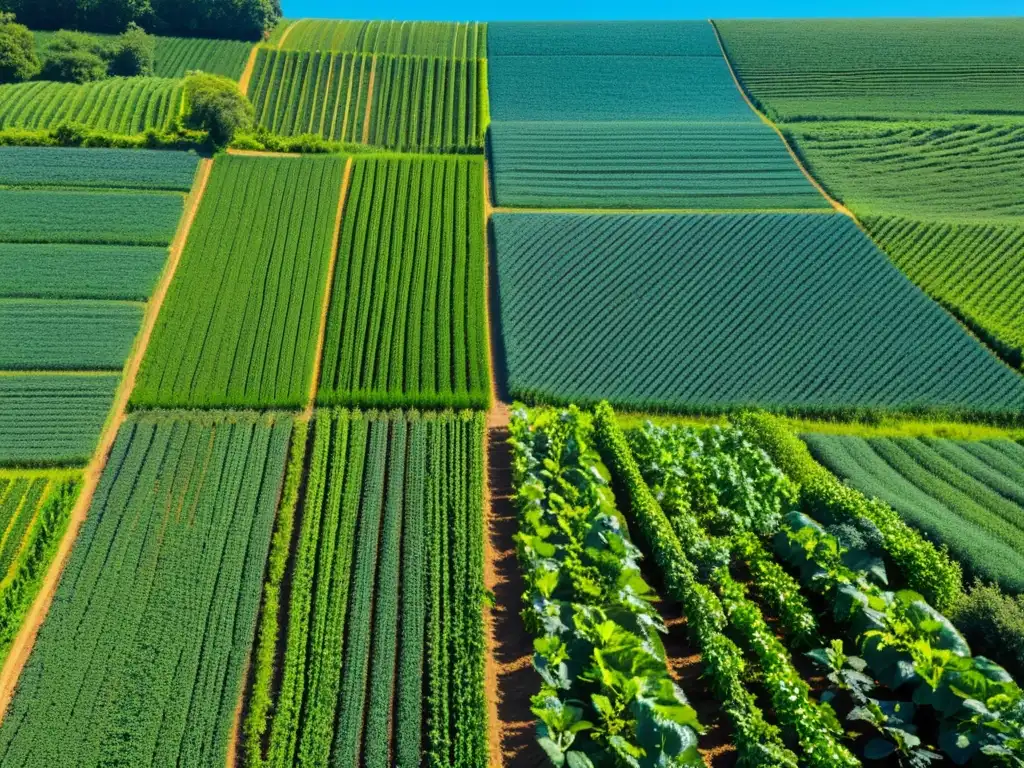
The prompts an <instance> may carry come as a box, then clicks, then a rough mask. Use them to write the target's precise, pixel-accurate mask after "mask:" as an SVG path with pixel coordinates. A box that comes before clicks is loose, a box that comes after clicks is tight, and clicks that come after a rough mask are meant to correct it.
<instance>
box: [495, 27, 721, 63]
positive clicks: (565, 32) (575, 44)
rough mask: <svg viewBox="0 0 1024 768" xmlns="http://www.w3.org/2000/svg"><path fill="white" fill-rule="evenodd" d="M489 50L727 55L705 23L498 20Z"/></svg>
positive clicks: (518, 53) (557, 53)
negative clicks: (723, 53) (723, 52)
mask: <svg viewBox="0 0 1024 768" xmlns="http://www.w3.org/2000/svg"><path fill="white" fill-rule="evenodd" d="M487 48H488V56H489V57H490V58H497V57H499V56H554V57H560V56H710V57H716V56H717V57H719V58H721V55H722V52H721V50H720V49H719V47H718V43H717V41H716V40H715V36H714V34H713V33H712V32H711V30H710V28H709V27H708V24H707V22H704V21H630V22H626V23H623V22H620V21H572V22H558V21H526V22H523V21H497V22H491V23H490V24H488V25H487Z"/></svg>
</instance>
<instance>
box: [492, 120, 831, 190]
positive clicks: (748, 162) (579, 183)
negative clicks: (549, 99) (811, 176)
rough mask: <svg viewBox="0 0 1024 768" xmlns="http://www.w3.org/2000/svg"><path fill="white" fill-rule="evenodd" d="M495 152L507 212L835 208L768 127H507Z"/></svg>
mask: <svg viewBox="0 0 1024 768" xmlns="http://www.w3.org/2000/svg"><path fill="white" fill-rule="evenodd" d="M490 150H491V156H492V158H493V165H492V166H491V167H492V173H493V174H494V180H495V203H496V204H497V205H499V206H511V207H548V208H694V209H721V210H741V209H756V210H762V209H764V210H772V209H784V208H791V209H824V210H831V208H830V206H829V204H828V201H826V200H825V198H824V197H822V196H821V195H820V194H819V193H818V191H817V190H816V189H814V187H813V186H812V185H811V184H810V182H809V181H808V180H807V178H806V177H805V176H804V175H803V173H802V172H801V171H800V169H799V167H797V165H796V163H794V162H793V160H792V158H791V157H790V156H789V154H788V153H787V152H786V148H785V145H784V144H783V142H782V140H781V139H780V138H779V137H778V135H776V133H775V132H774V131H773V130H771V129H770V128H769V127H768V126H766V125H764V124H763V123H759V122H758V123H753V122H737V123H702V122H694V123H686V122H658V123H635V122H634V123H628V122H600V123H595V122H585V121H581V122H573V123H569V122H554V121H552V122H522V123H517V122H503V123H494V124H493V125H492V126H491V145H490Z"/></svg>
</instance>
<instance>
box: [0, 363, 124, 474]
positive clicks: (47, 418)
mask: <svg viewBox="0 0 1024 768" xmlns="http://www.w3.org/2000/svg"><path fill="white" fill-rule="evenodd" d="M119 380H120V375H118V374H100V375H93V374H76V375H66V374H44V375H40V374H34V373H32V374H12V373H0V466H12V465H14V466H35V465H43V466H60V465H70V466H74V465H76V464H80V465H81V464H85V463H86V462H87V461H88V460H89V457H90V456H91V455H92V451H93V448H94V447H95V445H96V440H97V438H99V435H100V430H101V429H102V427H103V422H104V421H105V420H106V418H107V413H108V412H109V411H110V406H111V405H112V404H113V402H114V393H115V392H116V390H117V385H118V381H119Z"/></svg>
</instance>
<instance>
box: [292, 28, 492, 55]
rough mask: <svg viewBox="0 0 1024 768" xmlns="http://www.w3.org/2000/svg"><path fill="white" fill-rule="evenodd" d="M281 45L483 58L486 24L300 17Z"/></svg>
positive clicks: (298, 48) (330, 50)
mask: <svg viewBox="0 0 1024 768" xmlns="http://www.w3.org/2000/svg"><path fill="white" fill-rule="evenodd" d="M282 47H283V48H284V50H286V51H311V52H312V51H321V52H323V53H373V54H385V55H408V56H437V57H452V58H462V59H475V58H480V59H483V58H486V57H487V25H486V24H477V23H468V24H463V23H449V22H433V21H341V20H335V19H301V20H300V21H298V22H297V23H296V24H295V26H294V27H292V30H291V31H290V32H289V33H288V37H287V38H286V39H285V41H284V44H283V46H282Z"/></svg>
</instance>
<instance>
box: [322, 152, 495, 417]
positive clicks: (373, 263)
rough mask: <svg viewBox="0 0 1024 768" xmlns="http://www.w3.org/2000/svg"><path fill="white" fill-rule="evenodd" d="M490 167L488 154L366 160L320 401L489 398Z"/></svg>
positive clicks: (337, 290)
mask: <svg viewBox="0 0 1024 768" xmlns="http://www.w3.org/2000/svg"><path fill="white" fill-rule="evenodd" d="M483 173H484V168H483V163H482V161H481V160H480V159H479V158H444V159H440V158H439V159H433V158H409V159H380V160H377V159H366V160H363V159H356V160H355V162H354V165H353V170H352V181H351V185H350V192H349V199H348V203H347V205H346V208H345V218H344V220H343V222H342V228H341V241H340V243H339V254H338V263H337V266H336V268H335V272H334V285H333V288H332V293H331V306H330V310H329V313H328V316H327V330H326V338H325V342H324V350H323V363H322V367H321V380H320V388H319V391H318V394H317V401H318V402H319V403H321V404H324V405H354V406H363V407H387V406H398V405H401V406H406V407H410V406H411V407H424V408H426V407H470V406H472V407H475V408H486V407H487V405H488V402H489V399H490V385H489V375H488V371H487V341H486V335H485V330H486V328H485V323H486V322H487V321H486V317H485V313H484V269H486V260H485V251H484V222H483V181H484V180H483Z"/></svg>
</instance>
